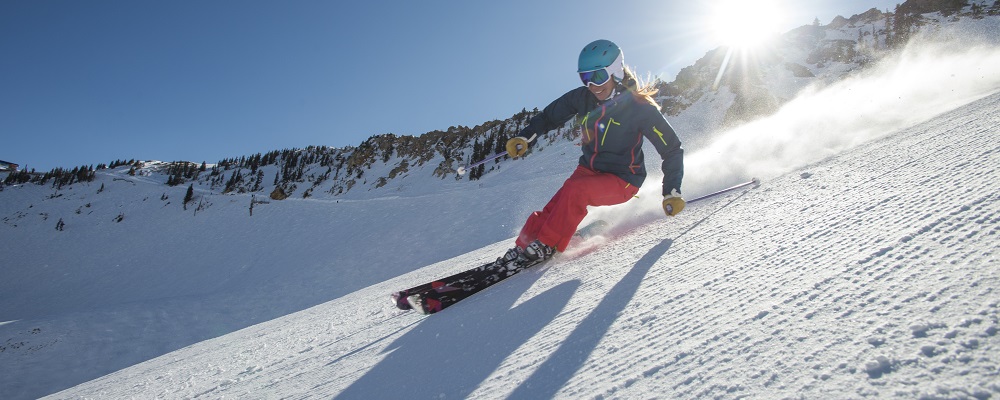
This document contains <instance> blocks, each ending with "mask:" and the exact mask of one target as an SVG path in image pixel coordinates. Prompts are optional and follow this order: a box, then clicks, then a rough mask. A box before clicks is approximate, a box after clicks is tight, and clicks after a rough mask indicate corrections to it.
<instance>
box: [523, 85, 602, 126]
mask: <svg viewBox="0 0 1000 400" xmlns="http://www.w3.org/2000/svg"><path fill="white" fill-rule="evenodd" d="M596 106H597V98H596V97H594V95H593V94H592V93H590V91H589V90H587V88H586V87H583V86H581V87H578V88H576V89H573V90H570V91H569V92H566V94H563V95H562V96H560V97H559V98H558V99H555V100H554V101H553V102H552V103H549V105H548V106H545V109H543V110H542V111H541V112H539V113H538V114H535V116H534V117H531V120H529V121H528V125H527V126H525V127H524V129H521V132H519V133H518V136H523V137H531V135H532V134H538V135H539V136H541V135H544V134H546V133H548V132H549V131H551V130H553V129H556V128H558V127H561V126H563V124H565V123H566V121H569V120H570V118H573V116H574V115H577V114H582V113H585V112H588V111H590V110H591V109H593V108H594V107H596Z"/></svg>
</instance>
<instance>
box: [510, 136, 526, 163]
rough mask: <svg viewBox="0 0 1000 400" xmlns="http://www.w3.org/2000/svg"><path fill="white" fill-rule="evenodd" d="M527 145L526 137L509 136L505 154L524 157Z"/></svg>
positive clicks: (511, 156)
mask: <svg viewBox="0 0 1000 400" xmlns="http://www.w3.org/2000/svg"><path fill="white" fill-rule="evenodd" d="M529 146H530V145H529V143H528V139H525V138H523V137H521V136H518V137H513V138H510V140H508V141H507V155H508V156H510V158H518V157H524V155H525V154H528V147H529Z"/></svg>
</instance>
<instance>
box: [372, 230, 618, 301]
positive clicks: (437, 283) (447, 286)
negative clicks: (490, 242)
mask: <svg viewBox="0 0 1000 400" xmlns="http://www.w3.org/2000/svg"><path fill="white" fill-rule="evenodd" d="M609 225H610V224H608V223H607V222H605V221H601V220H597V221H594V222H591V223H589V224H587V225H585V226H584V227H583V228H580V229H579V230H577V232H576V235H575V236H577V237H580V238H588V237H591V236H595V235H599V234H602V233H604V232H605V231H606V230H607V229H608V227H609ZM499 263H500V260H497V261H494V262H491V263H488V264H483V265H481V266H478V267H475V268H471V269H468V270H465V271H462V272H459V273H456V274H454V275H451V276H448V277H445V278H441V279H437V280H434V281H431V282H427V283H424V284H422V285H417V286H414V287H411V288H409V289H406V290H400V291H398V292H395V293H393V294H392V295H391V297H392V303H393V304H394V305H395V306H396V308H398V309H400V310H410V309H413V306H412V305H411V304H410V301H409V298H410V297H411V296H414V295H423V294H424V293H428V292H431V291H433V292H436V293H446V292H454V291H456V290H457V289H456V288H455V287H456V285H461V286H463V287H470V286H475V285H471V283H473V282H475V280H477V279H485V278H488V277H490V276H493V275H494V274H495V273H496V272H497V269H498V268H500V267H501V266H499V265H498V264H499ZM521 269H523V268H521ZM521 269H518V270H517V271H516V272H513V273H509V274H506V275H504V276H503V278H501V279H500V280H503V279H506V278H507V277H509V276H511V275H513V274H515V273H517V272H520V270H521ZM493 283H496V282H493ZM490 285H492V283H491V284H490ZM487 286H489V285H487ZM484 288H485V287H484ZM479 290H482V289H478V290H475V291H473V292H472V293H467V295H466V296H463V297H461V298H465V297H468V295H472V294H474V293H475V292H477V291H479ZM425 297H426V298H429V299H431V298H432V297H433V296H422V297H420V298H425ZM445 297H447V298H448V299H449V300H448V301H452V300H454V299H455V298H456V297H457V294H454V293H453V294H450V295H447V296H445ZM429 301H431V302H433V301H438V300H433V299H431V300H429ZM454 301H458V300H454ZM418 302H419V301H418ZM451 304H452V303H449V304H448V305H451ZM431 308H434V307H431ZM435 312H436V311H435Z"/></svg>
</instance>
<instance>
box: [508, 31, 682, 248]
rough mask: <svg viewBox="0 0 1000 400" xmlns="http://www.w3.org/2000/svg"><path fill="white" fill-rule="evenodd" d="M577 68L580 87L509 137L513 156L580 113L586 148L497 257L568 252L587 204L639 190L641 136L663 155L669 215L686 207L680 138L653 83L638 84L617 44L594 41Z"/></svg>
mask: <svg viewBox="0 0 1000 400" xmlns="http://www.w3.org/2000/svg"><path fill="white" fill-rule="evenodd" d="M577 72H578V73H579V74H580V79H581V81H582V82H583V86H582V87H578V88H576V89H573V90H570V91H569V92H567V93H566V94H564V95H562V96H561V97H559V98H558V99H556V100H555V101H553V102H552V103H551V104H549V105H548V106H546V107H545V109H544V110H542V112H540V113H538V114H537V115H535V116H534V117H532V118H531V120H530V121H529V122H528V125H527V126H525V128H524V129H522V130H521V131H520V132H519V133H518V136H517V137H514V138H512V139H510V140H509V141H508V142H507V146H506V149H507V153H508V155H510V156H511V157H512V158H518V157H523V156H525V155H526V154H527V153H528V151H529V148H530V146H531V143H532V141H530V140H529V139H526V138H528V137H533V136H535V135H543V134H545V133H546V132H549V131H551V130H553V129H555V128H558V127H560V126H562V125H563V124H565V123H566V121H569V119H570V118H573V117H574V116H577V118H579V121H580V125H582V130H583V132H582V139H581V147H582V148H583V155H582V156H580V164H579V165H578V166H577V168H576V171H574V172H573V174H572V175H571V176H570V177H569V178H568V179H566V182H565V183H563V186H562V188H560V189H559V191H558V192H556V194H555V195H554V196H552V199H551V200H550V201H549V203H548V204H546V205H545V207H544V208H543V209H542V210H541V211H536V212H534V213H532V214H531V216H530V217H528V221H527V222H526V223H525V224H524V227H523V228H522V229H521V233H520V235H519V236H518V238H517V240H516V243H515V244H516V246H515V247H514V248H512V249H510V250H508V251H507V253H506V254H505V255H504V256H503V257H502V259H501V260H500V261H501V262H503V263H504V264H506V263H507V262H509V261H513V260H517V259H521V260H522V262H525V261H526V262H528V263H537V262H541V261H544V260H547V259H549V258H550V257H552V256H553V255H554V254H555V253H557V252H561V251H565V250H566V246H567V245H568V244H569V241H570V239H571V238H572V237H573V234H574V233H575V232H576V229H577V226H578V225H579V224H580V222H581V221H583V218H584V217H585V216H586V215H587V206H609V205H615V204H621V203H624V202H626V201H628V200H629V199H631V198H632V197H634V196H635V194H636V193H637V192H638V191H639V187H640V186H641V185H642V183H643V181H644V180H645V179H646V166H645V160H644V157H643V152H642V144H643V137H645V138H646V139H647V140H649V141H650V142H651V143H652V144H653V147H654V148H656V152H657V153H659V155H660V157H661V158H662V159H663V163H662V170H663V196H664V197H663V210H664V212H665V213H666V214H667V215H668V216H674V215H677V213H679V212H681V210H682V209H684V199H683V198H681V191H680V188H681V179H682V178H683V176H684V163H683V154H684V150H683V149H682V148H681V143H680V140H679V139H678V138H677V134H676V133H675V132H674V129H673V128H672V127H671V126H670V124H669V123H668V122H667V120H666V119H665V118H664V117H663V114H661V113H660V108H659V106H658V105H657V104H656V103H655V102H654V101H653V98H652V95H654V94H655V93H656V89H652V88H651V87H649V86H647V85H641V84H640V83H639V82H638V81H637V79H636V77H635V73H634V72H632V71H631V70H630V69H629V68H627V67H625V65H624V63H623V55H622V51H621V49H620V48H619V47H618V46H617V45H616V44H614V43H613V42H611V41H609V40H597V41H594V42H592V43H590V44H588V45H587V46H586V47H584V48H583V51H581V52H580V59H579V63H578V70H577Z"/></svg>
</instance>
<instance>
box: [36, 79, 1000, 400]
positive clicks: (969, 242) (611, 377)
mask: <svg viewBox="0 0 1000 400" xmlns="http://www.w3.org/2000/svg"><path fill="white" fill-rule="evenodd" d="M998 110H1000V95H993V96H990V97H987V98H985V99H982V100H979V101H977V102H975V103H973V104H971V105H968V106H965V107H962V108H960V109H958V110H956V111H953V112H950V113H946V114H944V115H942V116H938V117H936V118H934V119H932V120H930V121H928V122H926V123H923V124H920V125H918V126H915V127H912V128H909V129H905V130H902V131H900V132H898V133H895V134H893V135H890V136H888V137H885V138H882V139H879V140H876V141H874V142H871V143H868V144H866V145H863V146H861V147H859V148H857V149H855V150H852V151H849V152H845V153H843V154H840V155H836V156H833V157H831V158H829V159H826V160H823V161H820V162H817V163H814V164H812V165H809V166H807V167H805V168H802V169H799V170H796V171H794V172H792V173H788V174H785V175H783V176H780V177H778V178H774V179H770V180H767V181H765V182H763V185H762V186H761V187H759V188H756V189H748V190H743V191H739V192H736V193H733V194H729V195H726V196H723V197H720V198H717V199H712V200H709V201H706V202H704V203H702V204H698V205H692V206H691V207H689V208H688V209H687V210H685V212H684V213H683V214H681V216H679V217H677V218H675V219H668V220H658V221H655V222H652V223H647V224H643V225H638V226H635V227H631V228H628V229H627V230H625V231H624V232H618V234H617V235H616V236H617V238H616V239H613V240H609V239H600V238H599V239H593V240H594V241H595V242H594V243H582V244H578V246H577V248H576V250H573V251H570V252H568V253H567V254H563V255H561V256H560V257H559V258H557V259H555V260H553V261H552V262H550V263H549V264H548V265H545V266H542V267H540V268H536V269H532V270H528V271H526V272H524V273H522V274H520V275H517V276H515V277H513V278H511V279H509V280H508V281H505V282H504V283H503V284H501V285H498V286H495V287H493V288H490V289H488V290H486V291H484V292H483V293H480V294H478V295H476V296H474V297H472V298H470V299H468V300H465V301H463V302H462V303H459V304H457V305H455V306H454V307H452V308H449V309H448V310H446V311H444V312H442V313H440V314H436V315H434V316H431V317H423V316H420V315H417V314H416V313H412V312H403V311H398V310H395V308H393V307H392V306H391V305H389V302H388V300H387V297H388V293H390V292H391V291H393V290H398V289H399V288H401V287H407V286H408V285H411V284H415V283H420V282H423V281H426V280H429V279H432V278H435V277H439V276H443V275H447V274H449V273H451V272H455V271H458V270H460V269H462V268H464V267H466V266H469V265H474V264H476V263H481V262H485V261H489V260H491V259H492V258H493V257H495V256H496V255H497V254H500V253H502V251H503V250H504V249H505V248H506V245H507V243H506V241H505V242H501V243H497V244H494V245H490V246H487V247H484V248H483V249H480V250H477V251H473V252H471V253H468V254H465V255H462V256H458V257H456V258H454V259H451V260H448V261H444V262H441V263H437V264H434V265H430V266H428V267H425V268H422V269H420V270H417V271H415V272H412V273H409V274H406V275H404V276H401V277H397V278H394V279H390V280H388V281H385V282H383V283H379V284H376V285H373V286H371V287H369V288H366V289H363V290H360V291H357V292H354V293H352V294H350V295H347V296H344V297H341V298H338V299H336V300H333V301H330V302H328V303H325V304H322V305H319V306H316V307H313V308H310V309H308V310H305V311H302V312H299V313H296V314H292V315H289V316H286V317H283V318H279V319H276V320H273V321H269V322H265V323H262V324H259V325H255V326H252V327H249V328H246V329H243V330H241V331H238V332H236V333H233V334H230V335H227V336H224V337H220V338H217V339H212V340H208V341H204V342H201V343H197V344H194V345H192V346H189V347H187V348H185V349H182V350H179V351H176V352H173V353H169V354H167V355H164V356H161V357H158V358H156V359H153V360H151V361H148V362H145V363H143V364H139V365H137V366H134V367H131V368H127V369H125V370H122V371H119V372H116V373H113V374H110V375H107V376H105V377H102V378H100V379H97V380H94V381H91V382H87V383H85V384H82V385H80V386H77V387H75V388H72V389H69V390H67V391H64V392H61V393H57V394H55V395H54V396H53V397H54V398H127V397H136V398H152V397H166V398H223V397H226V398H260V397H273V398H279V397H280V398H330V397H335V398H345V399H352V398H403V397H405V398H463V397H471V398H567V399H569V398H599V399H609V398H651V397H654V398H655V397H662V398H702V397H709V398H711V397H714V398H740V397H753V398H759V397H764V398H787V397H802V398H861V397H870V398H886V397H901V398H987V397H990V396H996V395H998V394H1000V379H998V376H997V374H998V371H997V365H998V363H1000V347H998V345H1000V342H998V338H997V332H998V326H1000V325H998V324H1000V321H998V320H1000V293H998V292H997V288H998V287H1000V263H998V262H997V254H996V244H995V243H997V239H998V231H1000V201H998V200H1000V199H998V196H1000V194H998V190H997V189H998V186H1000V184H998V183H997V180H996V176H997V175H998V171H997V168H998V166H1000V141H998V140H997V139H998V137H1000V130H998V127H1000V111H998ZM604 241H607V243H606V245H600V246H598V245H599V244H601V242H604ZM421 361H426V362H424V363H421Z"/></svg>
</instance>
